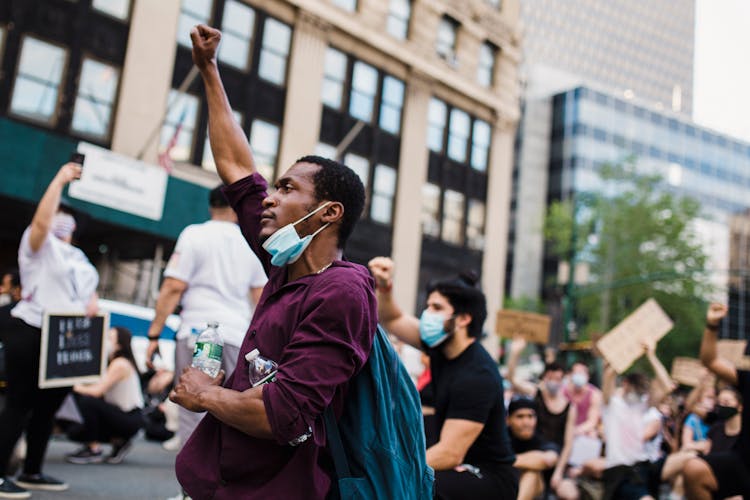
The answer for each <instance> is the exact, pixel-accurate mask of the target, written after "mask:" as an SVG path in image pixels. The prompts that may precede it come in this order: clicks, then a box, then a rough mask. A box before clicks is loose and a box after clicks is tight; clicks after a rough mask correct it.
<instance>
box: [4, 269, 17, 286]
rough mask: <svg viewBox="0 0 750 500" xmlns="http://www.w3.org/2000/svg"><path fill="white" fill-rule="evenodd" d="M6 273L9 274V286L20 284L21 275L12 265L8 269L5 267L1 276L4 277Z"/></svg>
mask: <svg viewBox="0 0 750 500" xmlns="http://www.w3.org/2000/svg"><path fill="white" fill-rule="evenodd" d="M6 275H10V286H12V287H14V288H15V287H18V286H21V275H20V274H19V273H18V269H17V268H15V267H12V268H10V269H6V270H5V272H4V273H3V277H5V276H6Z"/></svg>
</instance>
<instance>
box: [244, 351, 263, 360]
mask: <svg viewBox="0 0 750 500" xmlns="http://www.w3.org/2000/svg"><path fill="white" fill-rule="evenodd" d="M259 355H260V351H258V349H253V350H252V351H250V352H249V353H247V354H245V361H252V360H254V359H255V358H257V357H258V356H259Z"/></svg>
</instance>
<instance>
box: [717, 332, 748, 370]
mask: <svg viewBox="0 0 750 500" xmlns="http://www.w3.org/2000/svg"><path fill="white" fill-rule="evenodd" d="M746 346H747V340H730V339H724V340H719V342H718V343H717V344H716V351H717V353H718V355H719V357H720V358H724V359H726V360H727V361H730V362H731V363H732V364H733V365H734V366H736V367H737V368H738V369H740V370H750V357H748V356H745V347H746Z"/></svg>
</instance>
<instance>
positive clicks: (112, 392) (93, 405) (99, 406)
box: [65, 327, 143, 464]
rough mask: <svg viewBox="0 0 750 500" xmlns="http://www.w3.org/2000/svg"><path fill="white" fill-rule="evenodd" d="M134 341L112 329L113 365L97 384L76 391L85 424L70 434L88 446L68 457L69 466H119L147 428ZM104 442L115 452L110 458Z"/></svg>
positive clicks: (120, 330)
mask: <svg viewBox="0 0 750 500" xmlns="http://www.w3.org/2000/svg"><path fill="white" fill-rule="evenodd" d="M131 338H132V334H131V333H130V330H128V329H127V328H122V327H115V328H110V329H109V332H108V334H107V339H106V342H105V344H106V346H107V350H108V351H109V355H108V358H109V365H108V366H107V371H106V373H105V374H104V377H102V378H101V380H99V381H98V382H96V383H94V384H86V385H83V384H76V385H75V386H74V387H73V391H74V393H75V400H76V403H77V405H78V409H79V411H80V413H81V416H82V417H83V423H82V424H79V425H73V426H70V427H69V428H68V429H67V432H66V433H67V435H68V437H69V438H70V439H71V440H73V441H78V442H81V443H84V445H83V447H82V448H81V449H80V450H78V451H77V452H75V453H71V454H69V455H66V457H65V459H66V460H67V461H68V462H71V463H74V464H91V463H101V462H103V461H105V460H106V461H107V462H108V463H111V464H119V463H120V462H122V460H123V459H124V458H125V455H126V454H127V453H128V452H129V451H130V449H131V447H132V445H133V443H132V439H133V436H135V435H136V433H137V432H138V430H139V429H140V428H141V426H142V425H143V415H142V414H141V410H142V408H143V393H142V392H141V383H140V376H139V374H138V368H137V366H136V364H135V359H134V358H133V351H132V349H131V346H130V339H131ZM102 442H108V443H111V444H112V451H111V453H110V454H109V455H108V456H107V457H106V458H105V457H104V454H103V452H102V449H101V445H100V443H102Z"/></svg>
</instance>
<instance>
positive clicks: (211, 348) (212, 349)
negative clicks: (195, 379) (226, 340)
mask: <svg viewBox="0 0 750 500" xmlns="http://www.w3.org/2000/svg"><path fill="white" fill-rule="evenodd" d="M223 350H224V347H222V346H220V345H217V344H213V343H211V342H196V344H195V351H194V352H193V357H194V358H209V359H214V360H216V361H221V354H222V351H223Z"/></svg>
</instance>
